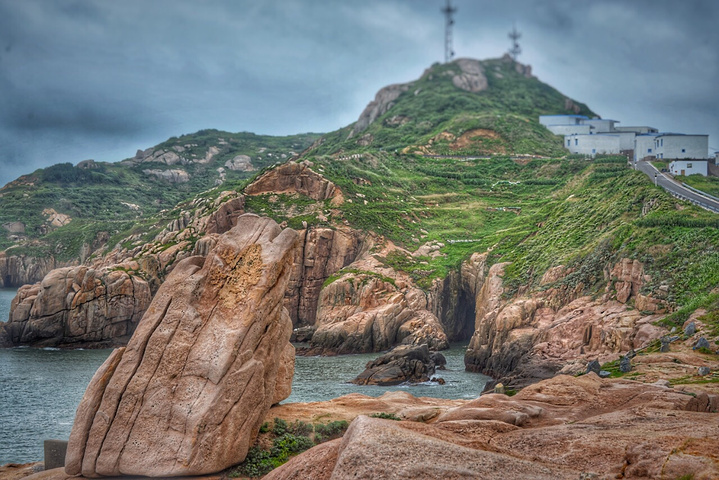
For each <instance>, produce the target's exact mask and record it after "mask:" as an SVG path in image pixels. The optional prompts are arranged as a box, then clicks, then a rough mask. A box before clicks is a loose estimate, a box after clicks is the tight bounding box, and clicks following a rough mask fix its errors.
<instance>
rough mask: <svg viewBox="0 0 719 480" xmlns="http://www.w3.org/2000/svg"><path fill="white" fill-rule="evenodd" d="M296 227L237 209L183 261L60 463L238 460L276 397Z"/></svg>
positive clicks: (122, 465) (185, 471)
mask: <svg viewBox="0 0 719 480" xmlns="http://www.w3.org/2000/svg"><path fill="white" fill-rule="evenodd" d="M297 243H298V238H297V234H296V232H294V231H293V230H290V229H287V230H284V231H282V230H281V229H280V228H279V227H278V226H277V224H276V223H275V222H274V221H272V220H270V219H267V218H260V217H257V216H256V215H244V216H242V217H240V218H239V219H238V223H237V225H236V226H235V227H234V228H233V229H232V230H230V231H229V232H228V233H226V234H224V235H223V236H221V237H220V238H219V240H218V243H217V246H216V247H215V249H214V250H213V251H212V252H211V253H210V255H208V256H207V258H201V257H191V258H188V259H186V260H184V261H182V262H180V263H179V264H178V265H177V266H176V267H175V269H174V270H173V272H172V273H171V274H170V275H169V276H168V278H167V280H166V281H165V283H164V284H163V285H162V287H161V288H160V290H159V291H158V292H157V295H156V296H155V298H154V299H153V301H152V304H151V305H150V307H149V308H148V310H147V312H146V313H145V316H144V317H143V318H142V321H141V322H140V324H139V325H138V328H137V330H136V331H135V334H134V335H133V337H132V339H131V340H130V342H129V343H128V345H127V347H126V349H125V350H124V351H122V350H118V351H117V353H115V354H114V355H112V356H111V357H110V358H109V359H108V360H107V361H106V363H105V364H104V365H103V366H102V367H101V369H100V371H98V373H97V374H96V375H95V377H94V378H93V380H92V382H91V385H90V387H89V388H88V390H87V391H86V393H85V396H84V397H83V400H82V402H81V404H80V406H79V407H78V417H77V419H76V421H75V424H74V426H73V430H72V433H71V435H70V443H69V445H68V454H67V464H66V471H67V473H68V474H72V475H74V474H79V473H82V474H83V475H84V476H97V475H103V476H113V475H148V476H155V477H170V476H181V475H200V474H207V473H213V472H218V471H221V470H223V469H225V468H227V467H229V466H231V465H234V464H236V463H238V462H240V461H242V460H243V459H244V457H245V455H246V454H247V451H248V449H249V447H250V445H252V442H253V440H254V438H255V437H256V435H257V433H258V431H259V428H260V426H261V425H262V422H263V421H264V417H265V415H266V414H267V411H268V410H269V408H270V405H271V404H272V402H273V400H275V394H276V388H277V375H278V370H279V368H280V363H281V362H280V359H281V356H282V354H283V351H284V350H285V347H286V346H287V344H288V341H289V337H290V333H291V330H292V324H291V322H290V320H289V316H288V315H287V314H286V312H285V313H284V314H283V307H282V298H283V296H284V292H285V289H286V287H287V281H288V280H289V274H290V271H291V264H292V258H293V256H294V249H295V248H296V247H297Z"/></svg>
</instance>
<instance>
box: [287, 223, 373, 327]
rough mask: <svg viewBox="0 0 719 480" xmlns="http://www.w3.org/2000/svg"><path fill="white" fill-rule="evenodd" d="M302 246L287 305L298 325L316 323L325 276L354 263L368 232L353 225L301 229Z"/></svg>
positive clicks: (288, 290)
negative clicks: (353, 227) (336, 227)
mask: <svg viewBox="0 0 719 480" xmlns="http://www.w3.org/2000/svg"><path fill="white" fill-rule="evenodd" d="M299 234H300V238H301V239H302V241H301V248H300V249H298V250H297V256H296V258H295V260H294V265H293V267H292V276H291V278H290V283H289V287H288V289H287V294H286V295H285V306H286V307H287V310H288V311H289V312H290V318H292V321H293V323H294V324H295V325H296V326H302V325H314V323H315V320H316V318H317V303H318V301H319V298H320V290H322V285H323V284H324V282H325V280H327V279H328V278H329V277H330V276H331V275H332V274H334V273H336V272H337V271H339V270H340V269H341V268H343V267H346V266H347V265H349V264H350V263H352V262H353V261H354V260H355V259H356V258H357V256H358V255H359V253H360V251H361V250H362V248H363V246H364V238H365V234H364V233H362V232H360V231H358V230H352V229H349V228H338V229H331V228H323V227H317V228H314V227H313V228H310V229H307V230H301V231H300V232H299Z"/></svg>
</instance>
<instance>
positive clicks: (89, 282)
mask: <svg viewBox="0 0 719 480" xmlns="http://www.w3.org/2000/svg"><path fill="white" fill-rule="evenodd" d="M149 304H150V287H149V286H148V284H147V282H145V281H144V280H143V279H142V278H140V277H139V276H137V275H134V274H132V273H129V272H127V271H124V270H111V269H100V270H95V269H92V268H88V267H84V266H83V267H66V268H60V269H56V270H53V271H51V272H50V273H49V274H48V275H47V276H46V277H45V278H44V279H43V280H42V282H41V283H38V284H34V285H25V286H23V287H21V288H20V289H19V290H18V293H17V295H16V296H15V298H14V299H13V301H12V304H11V310H10V320H9V322H8V323H6V324H3V325H2V327H1V328H2V330H1V332H2V333H0V337H4V343H5V344H6V345H32V346H109V345H118V344H124V343H126V342H127V340H128V339H129V337H130V335H131V334H132V332H133V331H134V330H135V326H136V325H137V323H138V322H139V321H140V318H142V315H143V313H144V312H145V310H146V309H147V307H148V305H149Z"/></svg>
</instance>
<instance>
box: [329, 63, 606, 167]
mask: <svg viewBox="0 0 719 480" xmlns="http://www.w3.org/2000/svg"><path fill="white" fill-rule="evenodd" d="M479 63H480V65H481V68H482V70H483V76H484V77H485V78H486V81H487V88H486V89H484V90H482V91H479V92H471V91H466V90H463V89H461V88H458V87H457V86H455V85H454V83H453V77H454V76H455V75H458V74H461V73H462V71H461V69H460V67H459V66H458V65H457V63H456V62H452V63H448V64H435V65H433V66H432V67H431V68H429V69H428V70H427V71H426V72H425V73H424V74H423V75H422V77H421V78H420V79H419V80H417V81H414V82H410V83H408V84H406V85H407V88H406V91H404V92H403V93H402V94H401V95H400V96H399V97H398V98H397V99H396V100H395V101H394V102H392V103H393V105H392V106H391V108H389V109H388V110H387V112H386V113H385V114H384V115H381V116H380V117H379V118H377V119H376V120H375V121H374V122H373V123H372V124H370V125H369V127H368V128H367V129H366V130H363V131H362V132H360V133H359V134H356V135H355V136H353V137H352V138H348V136H349V134H350V131H351V126H350V127H347V128H345V129H341V130H338V131H336V132H333V133H331V134H328V135H326V136H325V137H324V143H323V144H322V145H321V146H319V147H318V148H317V150H316V152H315V153H316V154H319V155H322V154H333V153H338V152H343V153H350V152H363V151H376V150H386V151H390V152H393V151H395V150H396V151H403V150H404V151H405V152H407V151H408V150H409V151H415V150H416V151H418V152H423V153H431V154H436V155H491V154H497V153H499V154H510V155H512V154H515V155H516V154H527V155H547V156H561V155H563V154H564V149H563V147H562V142H561V139H560V137H557V136H555V135H553V134H551V133H550V132H549V131H548V130H547V129H545V128H544V127H542V126H541V125H540V124H539V122H538V117H539V115H545V114H547V115H548V114H566V113H579V114H582V115H589V116H594V113H593V112H592V111H591V110H590V109H589V108H588V107H587V106H586V105H584V104H581V103H578V102H574V101H572V100H570V99H568V98H567V97H565V96H564V95H563V94H561V93H560V92H558V91H557V90H555V89H554V88H552V87H550V86H549V85H547V84H545V83H542V82H541V81H539V80H538V79H536V78H534V77H530V76H527V75H526V74H525V73H524V68H525V67H524V66H521V65H519V64H517V63H515V62H513V61H511V60H508V59H506V58H504V59H493V60H485V61H482V62H479ZM448 134H449V135H448ZM463 135H464V137H463ZM408 147H409V149H408ZM407 149H408V150H407Z"/></svg>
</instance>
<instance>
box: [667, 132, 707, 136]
mask: <svg viewBox="0 0 719 480" xmlns="http://www.w3.org/2000/svg"><path fill="white" fill-rule="evenodd" d="M658 136H660V137H708V136H709V134H708V133H672V132H662V133H659V134H658Z"/></svg>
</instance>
